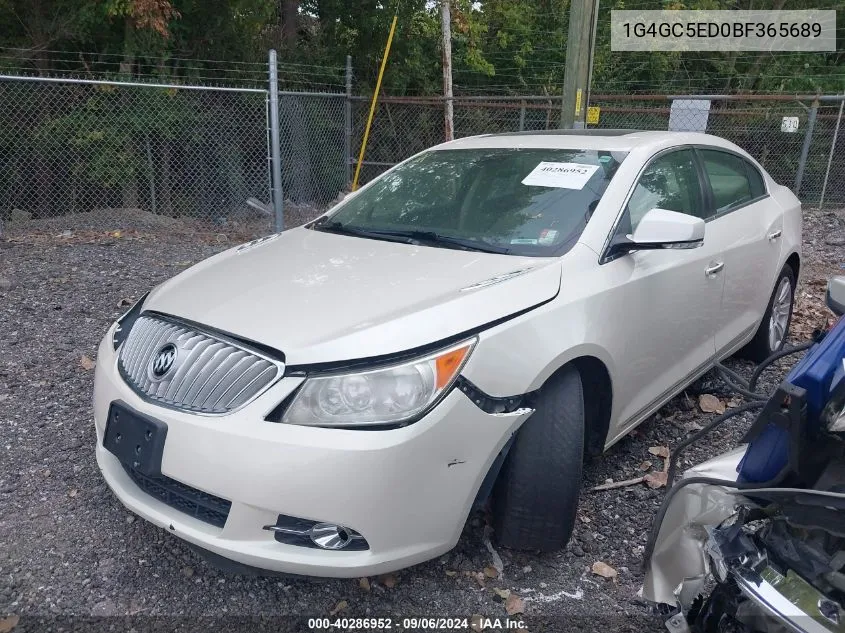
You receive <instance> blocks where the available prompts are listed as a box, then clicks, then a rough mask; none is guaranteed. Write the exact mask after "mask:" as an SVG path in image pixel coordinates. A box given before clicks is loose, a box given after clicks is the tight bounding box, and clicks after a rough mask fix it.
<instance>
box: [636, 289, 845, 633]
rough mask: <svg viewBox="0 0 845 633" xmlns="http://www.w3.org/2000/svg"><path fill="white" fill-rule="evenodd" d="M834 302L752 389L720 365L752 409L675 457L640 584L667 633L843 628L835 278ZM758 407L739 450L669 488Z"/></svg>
mask: <svg viewBox="0 0 845 633" xmlns="http://www.w3.org/2000/svg"><path fill="white" fill-rule="evenodd" d="M827 304H828V306H829V307H830V309H831V310H832V311H833V312H834V313H835V314H836V315H838V316H839V317H840V318H839V320H838V321H837V322H836V323H835V324H834V325H833V326H832V327H830V328H829V329H828V330H827V331H825V332H818V333H817V334H816V335H815V336H814V340H813V341H811V342H809V343H807V344H805V345H801V346H798V347H793V348H789V349H786V350H783V351H781V352H779V353H778V354H774V355H772V356H771V357H770V358H769V359H767V360H766V361H764V363H763V364H761V365H760V366H758V367H757V369H756V370H755V372H754V374H753V375H752V376H751V378H750V379H749V380H748V381H747V382H746V381H744V380H743V379H742V377H741V376H739V375H738V374H736V373H735V372H730V370H728V369H727V368H724V367H722V368H720V370H721V371H723V372H728V373H723V378H724V379H725V380H726V382H728V383H729V384H731V385H732V386H734V387H735V388H736V389H738V390H739V391H740V393H742V394H743V396H744V397H745V398H746V399H747V400H748V403H747V404H745V405H743V406H741V407H738V408H737V409H735V410H733V411H730V412H728V413H726V414H725V415H723V416H720V417H719V418H716V419H715V420H714V421H713V422H711V423H710V424H708V425H707V426H706V427H705V428H704V429H702V431H700V432H699V433H697V434H695V435H694V436H692V437H690V438H689V439H687V440H685V441H684V442H683V443H682V444H681V445H679V446H678V447H676V449H675V451H674V454H673V459H672V464H671V467H670V472H669V485H670V486H671V488H670V489H669V492H668V493H667V495H666V498H665V500H664V503H663V505H662V507H661V509H660V511H659V513H658V516H657V518H656V520H655V524H654V528H653V532H652V535H651V538H650V541H649V544H648V547H647V549H646V563H645V564H646V568H647V573H646V577H645V582H644V585H643V589H642V596H643V597H644V598H646V599H647V600H649V601H651V602H654V603H657V604H658V605H662V608H663V613H665V614H667V615H668V616H670V617H669V618H668V620H667V621H666V626H667V628H668V629H669V630H670V631H676V632H678V633H683V632H685V631H701V632H708V633H709V632H711V631H712V632H720V633H721V632H729V631H743V632H744V631H754V632H756V631H762V632H765V633H773V632H778V633H780V632H781V631H803V632H807V633H810V632H834V631H845V611H843V609H844V608H845V319H843V318H841V316H842V314H843V312H845V277H835V278H833V279H832V280H831V281H830V283H829V285H828V290H827ZM804 349H808V350H809V351H807V353H806V355H805V356H804V357H803V358H802V359H801V360H800V362H798V364H797V365H795V367H793V368H792V370H791V371H790V373H789V374H788V376H787V377H786V379H785V380H784V381H783V382H782V383H781V384H780V386H779V387H778V389H777V390H776V391H775V393H774V394H772V395H771V396H761V395H760V394H758V393H757V392H756V391H755V389H756V386H757V380H758V378H759V376H760V374H761V373H762V371H763V370H764V369H765V367H766V366H768V365H769V364H771V363H772V362H774V360H777V359H778V358H781V357H783V356H786V355H788V354H791V353H796V352H799V351H803V350H804ZM754 409H759V410H760V413H759V415H758V416H757V418H756V419H755V421H754V423H753V424H752V426H751V428H750V430H749V431H748V433H747V434H746V436H745V438H744V441H743V444H742V445H741V446H739V447H738V448H736V449H734V450H732V451H729V452H728V453H725V454H723V455H720V456H718V457H716V458H714V459H711V460H709V461H707V462H705V463H702V464H700V465H697V466H695V467H693V468H690V469H689V470H687V471H686V472H685V473H684V474H683V477H682V478H681V479H680V480H679V481H678V482H677V483H675V484H674V485H672V482H673V481H674V472H675V468H676V467H677V463H678V455H679V453H680V452H682V451H683V449H685V448H686V447H687V446H689V445H690V444H691V443H693V442H694V441H696V440H698V439H700V437H702V436H704V435H706V434H707V433H708V432H709V431H711V430H712V429H713V428H715V427H716V426H718V425H719V424H722V423H723V422H725V421H726V420H728V419H729V418H731V417H734V416H735V415H738V414H739V413H743V412H745V411H749V410H754ZM667 605H668V606H667Z"/></svg>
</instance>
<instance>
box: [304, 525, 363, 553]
mask: <svg viewBox="0 0 845 633" xmlns="http://www.w3.org/2000/svg"><path fill="white" fill-rule="evenodd" d="M310 536H311V540H312V541H313V542H314V545H316V546H317V547H319V548H321V549H343V548H344V547H346V546H347V545H349V543H351V542H352V539H353V538H355V537H356V536H357V537H358V538H360V535H358V534H357V533H356V532H355V531H354V530H350V529H349V528H345V527H343V526H342V525H334V524H333V523H318V524H317V525H315V526H314V527H312V528H311V533H310Z"/></svg>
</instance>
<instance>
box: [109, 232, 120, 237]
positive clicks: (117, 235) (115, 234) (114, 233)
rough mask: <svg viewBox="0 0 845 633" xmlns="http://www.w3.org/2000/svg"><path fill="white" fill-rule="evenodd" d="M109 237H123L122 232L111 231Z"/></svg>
mask: <svg viewBox="0 0 845 633" xmlns="http://www.w3.org/2000/svg"><path fill="white" fill-rule="evenodd" d="M111 236H112V237H123V232H122V231H112V233H111Z"/></svg>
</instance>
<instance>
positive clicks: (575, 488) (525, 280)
mask: <svg viewBox="0 0 845 633" xmlns="http://www.w3.org/2000/svg"><path fill="white" fill-rule="evenodd" d="M800 257H801V208H800V203H799V201H798V200H797V199H796V197H795V196H794V195H793V194H792V193H791V192H790V191H789V190H788V189H786V188H785V187H782V186H781V185H778V184H777V183H775V182H774V181H773V180H772V179H771V177H769V176H768V174H766V172H765V171H764V169H763V168H762V167H761V166H760V165H759V164H758V163H757V162H756V161H755V160H754V159H753V158H751V157H750V156H749V155H748V154H747V153H746V152H744V151H743V150H742V149H740V148H739V147H737V146H735V145H733V144H731V143H729V142H727V141H725V140H722V139H720V138H716V137H713V136H708V135H704V134H697V133H673V132H632V131H607V130H601V131H589V132H583V131H582V132H559V133H520V134H501V135H490V136H479V137H472V138H466V139H461V140H458V141H453V142H450V143H445V144H443V145H439V146H437V147H434V148H432V149H430V150H427V151H425V152H422V153H421V154H418V155H416V156H413V157H412V158H410V159H408V160H406V161H405V162H403V163H401V164H399V165H397V166H396V167H394V168H393V169H391V170H390V171H388V172H386V173H385V174H383V175H382V176H381V177H380V178H378V179H376V180H374V181H373V182H371V183H369V184H368V185H367V186H365V187H363V188H362V189H360V190H359V191H357V192H355V193H353V194H350V195H349V196H347V197H346V199H345V200H343V201H342V202H341V203H340V204H338V205H337V206H336V207H334V208H333V209H331V210H330V211H329V212H328V213H327V214H325V215H324V216H322V217H320V218H318V219H317V220H316V221H314V222H312V223H310V224H309V225H307V226H304V227H300V228H296V229H292V230H289V231H286V232H284V233H282V234H278V235H272V236H269V237H266V238H263V239H260V240H256V241H254V242H250V243H248V244H244V245H242V246H239V247H236V248H232V249H230V250H228V251H226V252H223V253H220V254H219V255H216V256H214V257H212V258H210V259H208V260H206V261H204V262H201V263H200V264H197V265H196V266H194V267H192V268H190V269H188V270H187V271H185V272H183V273H182V274H180V275H178V276H176V277H175V278H173V279H171V280H169V281H167V282H165V283H163V284H161V285H160V286H158V287H156V288H155V289H153V290H152V291H151V292H150V293H149V295H148V296H146V297H145V298H143V299H141V300H140V301H139V302H138V303H137V304H136V305H135V306H134V307H133V308H132V309H131V310H130V311H129V312H128V313H127V314H126V315H124V316H123V317H122V318H121V319H120V320H119V321H118V322H117V323H116V324H115V325H114V326H113V327H112V328H111V329H110V330H109V332H108V334H107V335H106V337H105V338H104V339H103V342H102V343H101V345H100V349H99V356H98V361H97V372H96V384H95V393H94V417H95V423H96V429H97V448H96V453H97V461H98V463H99V466H100V469H101V470H102V473H103V476H104V477H105V479H106V481H107V482H108V484H109V486H110V487H111V489H112V490H113V491H114V493H115V494H116V495H117V497H118V498H119V499H120V500H121V501H122V502H123V503H124V504H125V505H126V506H127V507H128V508H129V509H130V510H132V511H133V512H135V513H137V514H139V515H140V516H142V517H144V518H145V519H147V520H148V521H151V522H152V523H154V524H156V525H159V526H161V527H163V528H164V529H166V530H168V531H169V532H170V533H172V534H174V535H175V536H178V537H181V538H183V539H185V540H186V541H189V542H190V543H192V544H194V545H195V546H197V547H198V548H200V549H201V550H203V551H205V552H210V553H211V554H212V555H214V558H216V559H217V560H218V561H219V560H229V561H234V562H235V563H237V564H238V565H247V566H251V567H259V568H264V569H268V570H275V571H281V572H289V573H294V574H306V575H316V576H336V577H355V576H366V575H372V574H379V573H385V572H389V571H392V570H395V569H398V568H402V567H406V566H409V565H413V564H415V563H419V562H421V561H424V560H427V559H430V558H432V557H435V556H438V555H440V554H442V553H444V552H446V551H447V550H449V549H451V548H452V547H453V546H454V545H455V543H456V542H457V540H458V538H459V536H460V534H461V530H462V528H463V526H464V523H465V521H466V519H467V516H468V514H469V512H470V510H471V509H472V507H473V506H474V505H477V504H484V503H491V504H492V510H493V517H494V524H495V525H494V527H495V530H496V534H497V537H498V540H499V542H500V543H501V544H503V545H505V546H507V547H513V548H520V549H531V550H554V549H556V548H561V547H563V546H565V544H566V542H567V540H568V539H569V536H570V533H571V531H572V527H573V521H574V519H575V512H576V506H577V503H578V496H579V494H578V493H579V488H580V482H581V468H582V463H583V460H584V456H585V455H589V454H598V453H601V452H602V451H603V450H604V449H605V448H607V447H608V446H610V445H611V444H613V443H614V442H616V441H618V440H619V439H620V438H621V437H622V436H624V435H625V434H626V433H628V432H629V431H630V430H631V429H633V428H634V427H635V426H637V425H638V424H639V423H640V422H642V421H643V420H645V419H646V418H647V417H648V416H649V415H651V414H652V413H653V412H654V411H656V410H657V409H658V408H660V406H661V405H663V404H664V403H665V402H666V401H667V400H669V399H670V398H671V397H672V396H673V395H675V394H677V393H678V392H679V391H680V390H682V389H683V388H684V387H685V386H686V385H688V384H689V383H690V382H691V381H693V380H695V379H696V378H697V377H699V376H701V375H702V374H704V373H705V372H706V371H707V370H708V369H710V368H711V367H712V366H713V365H714V363H716V362H717V361H720V360H722V359H723V358H725V357H726V356H729V355H731V354H733V353H735V352H738V351H742V352H743V353H745V354H746V355H747V356H749V357H751V358H756V359H759V358H762V357H765V356H767V355H769V354H770V353H771V352H773V351H775V350H777V349H779V348H780V347H781V346H782V345H783V343H784V341H785V339H786V335H787V330H788V327H789V321H790V317H791V313H792V303H793V296H794V292H795V283H796V278H797V277H798V273H799V268H800Z"/></svg>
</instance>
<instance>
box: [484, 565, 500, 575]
mask: <svg viewBox="0 0 845 633" xmlns="http://www.w3.org/2000/svg"><path fill="white" fill-rule="evenodd" d="M484 575H485V576H487V577H488V578H498V577H499V572H498V571H496V568H495V567H492V566H490V565H488V566H487V567H485V568H484Z"/></svg>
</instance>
